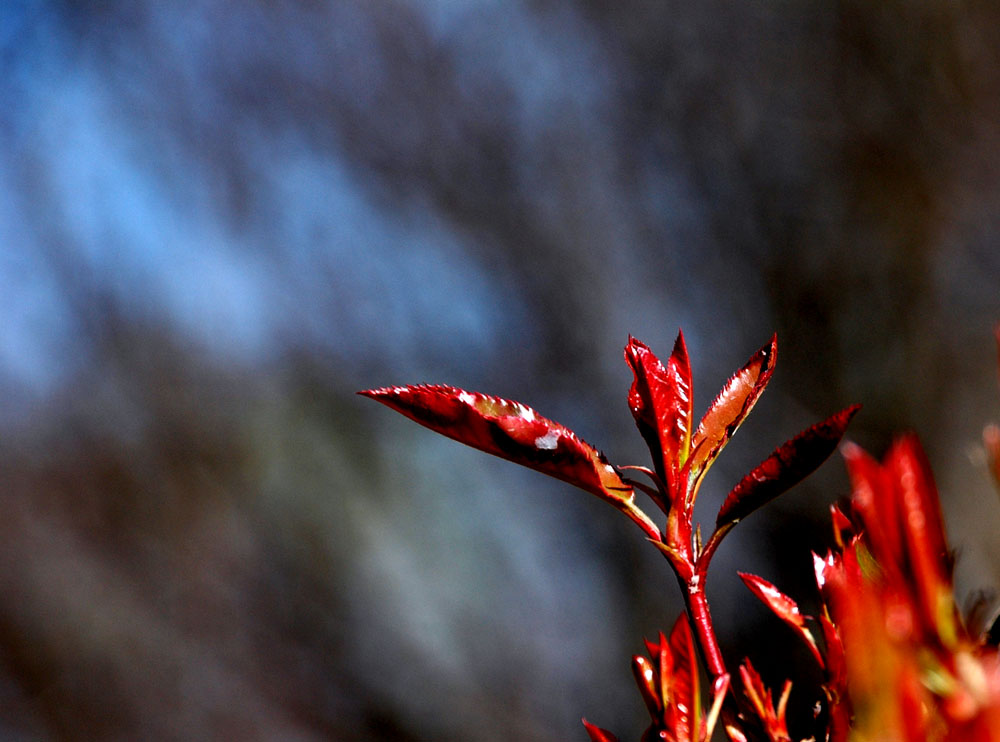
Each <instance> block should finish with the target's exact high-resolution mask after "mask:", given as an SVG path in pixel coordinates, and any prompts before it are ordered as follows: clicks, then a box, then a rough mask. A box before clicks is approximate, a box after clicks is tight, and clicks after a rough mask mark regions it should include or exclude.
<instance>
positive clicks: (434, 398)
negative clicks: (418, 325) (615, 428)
mask: <svg viewBox="0 0 1000 742" xmlns="http://www.w3.org/2000/svg"><path fill="white" fill-rule="evenodd" d="M358 393H359V394H361V395H363V396H366V397H369V398H371V399H374V400H375V401H377V402H381V403H382V404H384V405H386V406H387V407H391V408H392V409H394V410H396V411H397V412H400V413H402V414H403V415H406V416H407V417H408V418H410V419H411V420H415V421H416V422H418V423H420V424H421V425H424V426H426V427H428V428H430V429H431V430H434V431H436V432H438V433H441V434H442V435H446V436H448V437H449V438H454V439H455V440H457V441H460V442H462V443H465V444H466V445H468V446H472V447H473V448H478V449H479V450H480V451H485V452H486V453H491V454H493V455H494V456H499V457H501V458H504V459H507V460H509V461H514V462H516V463H518V464H521V465H523V466H527V467H529V468H531V469H535V470H537V471H540V472H543V473H545V474H548V475H550V476H553V477H556V478H557V479H562V480H563V481H566V482H569V483H570V484H573V485H576V486H577V487H579V488H580V489H583V490H586V491H587V492H591V493H592V494H594V495H597V496H598V497H600V498H601V499H602V500H606V501H608V502H610V503H611V504H612V505H614V506H615V507H617V508H618V509H619V510H622V511H623V512H625V513H626V514H627V515H629V517H631V518H632V519H633V520H635V521H636V522H637V523H639V524H640V526H642V527H643V529H644V530H645V531H646V534H647V536H649V537H650V538H653V539H657V540H658V539H659V537H660V533H659V530H658V529H657V528H656V526H655V525H654V524H653V522H652V521H650V520H649V518H648V517H646V516H645V514H643V513H642V511H640V510H638V508H636V506H635V505H634V504H633V501H634V499H635V493H634V492H633V490H632V488H631V487H630V486H629V485H627V484H626V483H625V482H624V481H623V480H622V478H621V477H620V476H619V475H618V472H617V471H616V470H615V468H614V467H613V466H612V465H611V464H609V463H608V460H607V458H606V457H605V456H604V454H603V453H601V452H600V451H598V450H597V449H596V448H594V447H592V446H591V445H589V444H588V443H586V442H584V441H583V440H581V439H580V438H578V437H577V435H576V434H575V433H573V431H571V430H569V429H568V428H566V427H565V426H563V425H560V424H559V423H557V422H553V421H552V420H548V419H546V418H544V417H542V416H541V415H539V414H538V413H537V412H535V411H534V410H533V409H531V408H530V407H528V406H526V405H523V404H521V403H520V402H511V401H510V400H506V399H501V398H499V397H491V396H488V395H486V394H480V393H478V392H467V391H465V390H463V389H456V388H455V387H450V386H443V385H435V386H431V385H426V384H423V385H419V386H396V387H386V388H383V389H369V390H366V391H362V392H358Z"/></svg>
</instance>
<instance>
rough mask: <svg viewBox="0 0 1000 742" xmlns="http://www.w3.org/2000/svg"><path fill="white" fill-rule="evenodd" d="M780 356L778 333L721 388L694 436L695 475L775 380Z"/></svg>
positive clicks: (691, 467) (692, 460) (724, 443)
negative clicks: (768, 383) (775, 365)
mask: <svg viewBox="0 0 1000 742" xmlns="http://www.w3.org/2000/svg"><path fill="white" fill-rule="evenodd" d="M777 359H778V336H777V335H773V336H772V337H771V342H769V343H768V344H767V345H765V346H763V347H762V348H761V349H760V350H758V351H757V352H756V353H754V354H753V356H752V357H751V358H750V360H749V361H747V362H746V364H745V365H744V366H743V368H741V369H740V370H739V371H737V372H736V373H735V374H733V376H732V378H730V379H729V381H728V382H726V385H725V386H724V387H723V388H722V391H721V392H719V395H718V396H717V397H716V398H715V400H714V401H713V402H712V404H711V405H710V406H709V408H708V412H706V413H705V416H704V417H702V419H701V423H700V424H699V425H698V430H696V431H695V433H694V435H693V436H692V438H691V464H690V471H691V473H692V475H697V474H704V473H705V471H707V470H708V467H709V466H710V465H711V463H712V461H713V460H714V459H715V457H716V456H718V455H719V452H720V451H721V450H722V449H723V447H724V446H725V445H726V443H727V442H728V441H729V439H730V438H732V437H733V433H735V432H736V429H737V428H739V426H740V424H741V423H742V422H743V420H744V419H745V418H746V416H747V415H748V414H750V410H752V409H753V406H754V405H755V404H756V403H757V399H758V398H759V397H760V395H761V393H762V392H763V391H764V387H766V386H767V382H768V381H770V380H771V375H772V374H773V373H774V364H775V362H776V361H777Z"/></svg>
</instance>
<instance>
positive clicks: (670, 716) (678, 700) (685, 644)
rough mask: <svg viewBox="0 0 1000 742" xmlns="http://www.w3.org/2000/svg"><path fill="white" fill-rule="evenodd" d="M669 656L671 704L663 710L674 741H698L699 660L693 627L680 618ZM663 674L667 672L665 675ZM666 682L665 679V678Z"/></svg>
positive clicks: (699, 705)
mask: <svg viewBox="0 0 1000 742" xmlns="http://www.w3.org/2000/svg"><path fill="white" fill-rule="evenodd" d="M670 656H671V659H672V660H673V672H672V673H671V675H670V681H669V682H670V702H669V704H667V708H666V709H665V710H664V714H665V715H666V720H667V721H668V723H669V725H670V726H669V728H670V729H671V730H672V731H673V733H674V739H676V740H678V742H681V740H683V741H684V742H687V740H691V742H698V732H699V727H700V726H701V721H700V716H701V693H700V691H699V684H698V659H697V657H696V656H695V652H694V639H693V637H692V636H691V624H690V623H689V622H688V619H687V616H686V615H683V614H682V615H681V616H680V617H679V618H678V619H677V621H676V622H675V623H674V628H673V630H672V631H671V632H670ZM663 674H664V675H665V674H666V673H663ZM664 680H665V678H664Z"/></svg>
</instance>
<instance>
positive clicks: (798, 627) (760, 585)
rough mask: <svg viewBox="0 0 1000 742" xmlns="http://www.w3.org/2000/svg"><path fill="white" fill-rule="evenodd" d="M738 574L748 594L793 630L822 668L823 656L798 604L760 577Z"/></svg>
mask: <svg viewBox="0 0 1000 742" xmlns="http://www.w3.org/2000/svg"><path fill="white" fill-rule="evenodd" d="M738 574H739V576H740V579H742V580H743V583H744V584H745V585H746V586H747V587H748V588H750V592H752V593H753V594H754V595H756V596H757V597H758V598H760V600H761V602H763V603H764V605H766V606H767V607H768V608H770V609H771V610H772V611H774V613H775V614H776V615H777V616H778V618H780V619H781V620H782V621H784V622H785V623H787V624H788V625H789V626H791V627H792V628H793V629H795V633H797V634H798V635H799V636H801V637H802V639H803V641H805V643H806V644H808V645H809V650H810V651H811V652H812V653H813V656H814V657H815V658H816V661H817V662H818V663H819V666H820V667H823V656H822V655H821V654H820V652H819V647H817V646H816V639H815V638H814V637H813V635H812V632H811V631H809V628H808V627H807V626H806V617H805V616H803V615H802V613H801V612H800V611H799V605H798V603H796V602H795V601H794V600H792V599H791V598H789V597H788V596H787V595H785V594H784V593H783V592H781V591H780V590H778V588H776V587H775V586H774V585H773V584H771V583H770V582H768V581H767V580H765V579H764V578H762V577H758V576H757V575H751V574H747V573H746V572H739V573H738Z"/></svg>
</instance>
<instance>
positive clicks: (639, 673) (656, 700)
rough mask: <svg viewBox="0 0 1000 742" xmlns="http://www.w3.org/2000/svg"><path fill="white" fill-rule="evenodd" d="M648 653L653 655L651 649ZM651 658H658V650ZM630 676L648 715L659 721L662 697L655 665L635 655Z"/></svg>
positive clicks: (645, 658)
mask: <svg viewBox="0 0 1000 742" xmlns="http://www.w3.org/2000/svg"><path fill="white" fill-rule="evenodd" d="M647 646H649V645H647ZM650 653H651V654H653V650H652V649H650ZM653 656H654V657H657V658H658V657H659V648H657V651H656V653H655V654H654V655H653ZM632 675H634V676H635V684H636V685H638V686H639V693H640V694H641V695H642V700H643V701H644V702H645V703H646V708H647V709H648V710H649V715H650V716H652V717H653V719H659V718H660V717H661V714H662V712H663V697H662V696H661V694H660V678H659V675H660V673H659V671H658V670H657V663H655V662H653V661H651V660H650V659H649V658H648V657H643V656H642V655H641V654H637V655H635V656H633V657H632Z"/></svg>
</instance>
